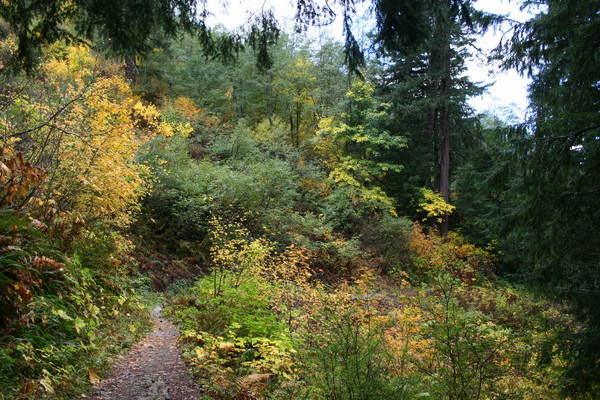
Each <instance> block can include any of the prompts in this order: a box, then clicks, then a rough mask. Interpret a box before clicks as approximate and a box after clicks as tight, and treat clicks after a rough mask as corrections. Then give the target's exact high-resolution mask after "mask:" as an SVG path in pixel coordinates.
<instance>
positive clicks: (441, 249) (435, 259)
mask: <svg viewBox="0 0 600 400" xmlns="http://www.w3.org/2000/svg"><path fill="white" fill-rule="evenodd" d="M409 249H410V251H411V254H412V257H411V258H412V260H411V261H412V266H413V271H412V272H414V273H415V274H417V275H420V276H421V277H422V278H423V277H425V276H426V275H427V274H428V273H429V272H432V271H434V272H440V273H450V274H452V275H453V276H455V277H457V278H459V279H460V280H461V281H462V282H463V283H465V284H467V285H474V284H476V283H477V282H478V281H480V280H485V279H488V278H492V277H493V276H494V274H493V272H494V270H493V268H494V262H495V260H496V256H495V255H494V253H493V247H492V246H491V245H490V246H488V248H487V249H482V248H480V247H477V246H475V245H472V244H470V243H468V242H467V241H466V240H465V239H464V238H463V237H462V236H460V235H459V234H457V233H454V232H452V233H450V234H449V235H448V237H446V238H444V237H441V236H439V235H438V234H437V233H436V232H435V231H429V233H425V231H424V229H423V228H422V227H421V225H419V224H415V226H414V229H413V232H412V234H411V236H410V243H409Z"/></svg>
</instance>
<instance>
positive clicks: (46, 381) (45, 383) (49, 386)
mask: <svg viewBox="0 0 600 400" xmlns="http://www.w3.org/2000/svg"><path fill="white" fill-rule="evenodd" d="M40 385H42V386H43V387H44V389H46V391H47V392H48V393H54V388H53V387H52V384H51V383H50V379H48V378H43V379H40Z"/></svg>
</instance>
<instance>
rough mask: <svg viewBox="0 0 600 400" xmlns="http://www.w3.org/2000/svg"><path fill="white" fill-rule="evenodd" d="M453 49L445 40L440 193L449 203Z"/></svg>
mask: <svg viewBox="0 0 600 400" xmlns="http://www.w3.org/2000/svg"><path fill="white" fill-rule="evenodd" d="M451 55H452V53H451V49H450V38H449V37H445V38H444V47H443V60H442V62H443V74H442V79H441V85H440V96H441V99H442V102H443V106H442V107H441V110H440V138H439V173H440V175H439V179H440V180H439V191H440V193H441V194H442V197H443V198H444V200H445V201H446V202H447V203H448V202H449V200H450V133H451V132H450V131H451V129H450V109H449V107H448V103H449V99H448V96H449V94H450V86H451V79H452V76H451V72H452V71H451V68H450V62H451ZM448 225H449V224H448V214H445V215H444V218H443V220H442V223H441V224H440V226H439V229H440V235H442V236H447V235H448V229H449V227H448Z"/></svg>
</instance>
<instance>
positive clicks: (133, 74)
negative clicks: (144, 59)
mask: <svg viewBox="0 0 600 400" xmlns="http://www.w3.org/2000/svg"><path fill="white" fill-rule="evenodd" d="M137 78H138V68H137V62H136V60H135V56H125V79H127V80H128V81H129V83H130V84H131V86H135V84H136V83H137Z"/></svg>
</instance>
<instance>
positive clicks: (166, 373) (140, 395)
mask: <svg viewBox="0 0 600 400" xmlns="http://www.w3.org/2000/svg"><path fill="white" fill-rule="evenodd" d="M160 311H161V308H160V307H156V308H155V309H154V310H153V311H152V313H151V315H152V319H153V320H154V331H153V332H152V333H150V334H149V335H148V336H147V337H146V338H145V339H144V340H142V341H141V342H139V343H137V344H136V345H135V346H134V347H133V348H132V349H131V350H129V351H128V352H127V353H126V354H124V355H123V356H121V357H120V359H119V360H118V361H117V362H116V363H115V365H114V367H113V369H112V371H110V372H109V373H108V374H107V376H106V378H105V379H104V380H103V381H102V382H100V383H99V384H98V385H97V386H96V390H95V392H94V397H93V399H94V400H195V399H199V398H200V396H201V390H200V387H199V386H198V385H197V384H196V383H194V382H193V381H192V379H191V377H190V375H189V372H188V369H187V366H186V365H185V363H184V362H183V358H182V357H181V355H180V354H179V350H178V348H177V338H178V337H179V331H178V330H177V328H176V327H175V325H173V324H172V323H171V322H169V321H167V320H166V319H164V318H161V317H160Z"/></svg>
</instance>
